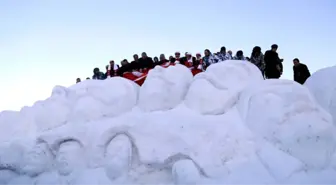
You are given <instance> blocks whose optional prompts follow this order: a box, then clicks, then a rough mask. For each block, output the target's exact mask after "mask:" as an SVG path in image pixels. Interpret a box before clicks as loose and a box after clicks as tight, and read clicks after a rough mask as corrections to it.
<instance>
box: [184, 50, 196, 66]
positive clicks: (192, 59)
mask: <svg viewBox="0 0 336 185" xmlns="http://www.w3.org/2000/svg"><path fill="white" fill-rule="evenodd" d="M195 62H196V58H195V57H193V56H192V54H191V53H189V52H188V53H186V58H185V61H184V65H185V66H186V67H187V68H189V69H193V68H194V67H193V64H194V63H195Z"/></svg>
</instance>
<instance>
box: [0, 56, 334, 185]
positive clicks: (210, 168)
mask: <svg viewBox="0 0 336 185" xmlns="http://www.w3.org/2000/svg"><path fill="white" fill-rule="evenodd" d="M200 85H203V86H200ZM197 88H198V89H197ZM197 90H198V91H197ZM216 100H217V101H216ZM205 114H207V115H205ZM0 126H2V127H1V134H0V139H1V140H0V183H1V184H257V183H258V184H275V183H282V184H291V183H309V182H314V183H326V184H328V183H329V184H332V183H334V182H336V177H335V176H334V175H331V174H335V168H333V167H336V166H335V165H334V164H335V163H336V162H335V159H336V156H335V155H333V154H334V148H335V143H336V142H335V131H334V130H335V126H334V125H333V124H332V118H331V115H330V114H329V113H328V112H326V111H325V110H324V109H322V108H321V107H320V106H319V105H318V104H317V103H316V102H315V99H314V98H313V96H312V95H311V94H310V92H309V90H308V89H307V88H305V87H304V86H300V85H298V84H297V83H294V82H291V81H285V80H266V81H264V80H262V76H261V74H260V71H259V70H258V69H257V68H256V67H255V66H253V65H251V64H250V63H248V62H242V61H228V62H223V63H220V64H215V65H212V66H210V67H209V69H208V71H207V72H205V73H201V74H199V75H197V76H196V77H195V78H194V79H193V78H192V74H191V73H190V71H189V70H188V69H187V68H186V67H184V66H182V65H176V66H174V67H168V68H162V67H156V68H155V69H153V70H152V71H150V73H149V74H148V77H147V80H146V81H145V83H144V84H143V86H142V87H139V86H138V85H136V84H135V83H134V82H132V81H129V80H126V79H122V78H117V77H115V78H111V79H108V80H105V81H95V80H91V81H85V82H82V83H79V84H76V85H74V86H71V87H69V88H65V87H62V86H56V87H55V88H54V89H53V92H52V95H51V97H50V98H48V99H46V100H44V101H39V102H37V103H36V104H34V105H33V106H32V107H24V108H22V110H21V111H20V112H9V111H4V112H2V113H1V114H0ZM13 136H14V137H13Z"/></svg>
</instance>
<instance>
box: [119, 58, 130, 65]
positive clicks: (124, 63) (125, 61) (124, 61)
mask: <svg viewBox="0 0 336 185" xmlns="http://www.w3.org/2000/svg"><path fill="white" fill-rule="evenodd" d="M120 64H121V66H125V65H126V64H128V61H127V60H126V59H124V60H122V61H121V62H120Z"/></svg>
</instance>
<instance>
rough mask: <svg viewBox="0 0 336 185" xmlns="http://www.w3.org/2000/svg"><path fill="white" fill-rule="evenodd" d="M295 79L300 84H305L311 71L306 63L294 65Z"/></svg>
mask: <svg viewBox="0 0 336 185" xmlns="http://www.w3.org/2000/svg"><path fill="white" fill-rule="evenodd" d="M293 73H294V81H296V82H297V83H300V84H304V83H305V82H306V80H307V79H308V78H309V77H310V72H309V69H308V67H307V66H306V65H305V64H301V63H300V64H299V65H297V66H293Z"/></svg>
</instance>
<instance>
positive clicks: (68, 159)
mask: <svg viewBox="0 0 336 185" xmlns="http://www.w3.org/2000/svg"><path fill="white" fill-rule="evenodd" d="M83 155H84V154H83V150H82V148H81V145H80V144H79V143H78V142H76V141H67V142H64V143H62V144H61V145H60V148H59V151H58V153H57V155H56V165H57V169H58V172H59V173H60V174H61V175H69V174H70V173H71V172H72V171H73V170H75V169H78V168H81V167H83V166H85V164H84V158H83Z"/></svg>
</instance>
